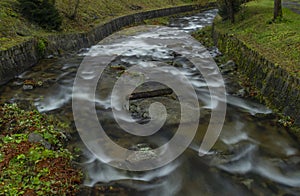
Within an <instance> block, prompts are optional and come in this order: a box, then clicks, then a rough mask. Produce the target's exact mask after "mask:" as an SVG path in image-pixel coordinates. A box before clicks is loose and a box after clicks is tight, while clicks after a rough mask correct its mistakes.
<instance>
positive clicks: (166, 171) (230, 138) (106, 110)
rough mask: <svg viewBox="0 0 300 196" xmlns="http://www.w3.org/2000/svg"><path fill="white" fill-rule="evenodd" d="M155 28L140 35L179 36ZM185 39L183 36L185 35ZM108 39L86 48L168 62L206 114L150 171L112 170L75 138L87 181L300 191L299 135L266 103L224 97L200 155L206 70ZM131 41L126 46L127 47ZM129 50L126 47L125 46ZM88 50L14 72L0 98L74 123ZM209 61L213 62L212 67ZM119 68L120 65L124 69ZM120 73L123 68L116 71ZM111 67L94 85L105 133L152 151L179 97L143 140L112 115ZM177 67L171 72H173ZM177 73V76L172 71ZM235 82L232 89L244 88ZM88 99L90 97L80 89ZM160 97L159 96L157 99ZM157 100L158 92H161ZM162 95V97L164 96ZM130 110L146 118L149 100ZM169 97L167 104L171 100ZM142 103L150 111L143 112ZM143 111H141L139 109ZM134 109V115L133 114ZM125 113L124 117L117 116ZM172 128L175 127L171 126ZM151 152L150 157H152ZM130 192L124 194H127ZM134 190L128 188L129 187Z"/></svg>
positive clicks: (137, 190)
mask: <svg viewBox="0 0 300 196" xmlns="http://www.w3.org/2000/svg"><path fill="white" fill-rule="evenodd" d="M215 13H216V11H215V10H213V11H208V12H204V13H201V14H198V15H196V16H191V17H184V18H181V19H177V20H174V21H171V25H170V26H172V27H174V28H179V29H183V30H184V31H187V32H190V31H191V30H193V29H195V28H201V27H203V26H205V25H208V24H210V23H211V21H212V19H213V17H214V15H215ZM164 33H165V34H159V33H157V34H155V35H154V34H153V32H151V31H145V32H143V33H140V34H139V36H140V37H150V36H151V38H153V39H158V38H159V37H160V36H176V35H172V34H170V33H169V34H168V32H164ZM182 39H184V38H182ZM109 41H111V42H112V43H113V40H109V39H108V41H107V42H104V45H106V47H107V46H109V47H112V48H111V50H103V46H102V45H97V46H94V47H92V49H91V50H90V51H89V52H92V53H94V54H96V53H97V51H98V52H99V51H101V52H103V51H104V52H106V53H107V55H111V53H110V52H111V51H112V50H113V51H114V52H115V54H119V53H120V54H119V55H120V57H119V58H116V59H115V60H114V61H113V62H112V63H111V65H114V66H115V65H124V66H131V65H133V64H138V65H140V66H143V67H153V66H155V67H160V69H161V71H162V72H168V66H170V65H172V66H175V67H177V68H178V70H180V72H181V73H182V74H184V75H185V76H186V77H187V78H188V79H189V80H190V82H191V83H192V84H193V86H194V87H195V89H196V93H197V95H198V98H199V104H200V105H201V119H200V124H199V128H198V133H197V135H196V137H195V139H194V141H193V142H192V144H191V145H190V147H189V149H187V150H186V151H185V153H184V154H182V155H181V156H180V157H179V158H178V159H176V161H174V162H172V163H170V164H168V165H166V166H165V167H162V168H159V169H156V170H153V171H146V172H129V171H123V170H119V169H115V168H113V167H111V166H109V165H107V164H104V163H102V162H101V161H99V160H98V159H97V158H96V157H95V156H94V155H93V154H91V153H89V151H87V150H84V147H83V144H82V143H81V142H80V140H78V141H76V142H75V145H78V146H82V148H83V152H84V154H85V158H84V159H83V162H82V163H81V164H82V165H83V166H84V168H85V172H86V174H87V176H88V177H87V178H86V179H85V182H84V184H85V185H86V186H94V185H96V184H106V183H110V184H116V185H119V186H125V187H128V188H129V189H131V191H129V192H130V195H141V194H143V195H195V196H196V195H197V196H198V195H253V194H255V195H288V194H290V195H299V194H300V156H299V155H300V154H299V144H298V143H297V142H295V141H294V140H293V139H292V138H291V137H290V136H289V135H288V134H287V132H286V130H285V129H284V128H282V127H279V126H277V123H276V119H275V118H274V116H273V115H272V111H271V110H269V109H268V108H266V107H265V106H263V105H261V104H259V103H257V102H255V101H253V100H249V99H245V98H242V97H238V96H235V95H234V93H230V94H228V96H227V100H228V110H227V115H226V121H225V124H224V127H223V130H222V133H221V135H220V137H219V140H218V141H217V143H216V144H215V146H214V147H213V149H212V150H211V151H210V152H209V153H208V154H207V155H205V156H203V157H199V156H198V150H199V146H200V144H201V139H202V138H203V134H204V133H205V131H206V129H207V125H208V122H209V118H210V110H211V109H212V108H214V107H215V106H214V102H213V101H211V100H210V96H209V93H208V89H207V85H211V86H213V85H216V84H217V83H216V84H214V83H211V84H206V83H205V80H204V79H203V77H202V76H201V74H200V73H199V72H198V71H197V70H196V69H195V68H194V67H193V65H191V63H190V62H189V61H187V60H186V59H184V58H183V57H182V56H180V55H177V54H174V53H172V51H170V50H162V49H161V48H152V47H150V46H149V48H147V47H143V48H142V49H140V50H132V47H130V44H128V45H127V46H124V45H122V44H119V45H118V43H114V44H112V45H108V44H109V43H110V42H109ZM132 44H133V45H135V46H136V45H145V43H142V42H140V43H139V40H138V39H133V40H132ZM122 47H128V48H122ZM124 50H125V51H126V52H125V53H124V52H123V51H124ZM83 57H84V55H83V54H80V55H78V56H74V57H71V58H70V57H68V58H66V59H64V58H59V59H46V60H43V61H41V63H40V64H39V65H37V66H35V67H33V68H32V69H31V70H29V71H26V72H24V73H22V74H21V75H19V76H18V77H17V78H16V79H14V80H13V81H11V82H10V83H8V84H6V85H5V86H2V87H0V93H1V94H0V99H1V103H3V102H19V103H21V104H23V105H30V104H33V105H34V106H36V107H37V108H38V110H39V111H41V112H51V113H52V114H55V115H58V116H64V117H65V118H67V119H68V120H70V122H73V118H72V109H71V96H72V94H71V93H72V87H73V82H74V77H75V75H76V71H77V68H78V67H79V65H80V63H81V61H82V59H83ZM208 68H209V67H208ZM120 69H121V68H120ZM119 71H120V73H121V72H122V69H121V70H119ZM120 73H119V72H116V71H114V72H112V71H111V70H110V69H107V70H106V74H104V76H103V77H102V78H101V81H102V82H103V84H101V85H99V86H98V87H97V88H98V90H99V92H101V93H99V94H98V95H97V97H96V108H97V112H98V114H99V119H101V120H102V121H103V122H105V123H106V125H105V130H108V131H107V134H108V135H109V136H110V137H111V138H112V139H114V140H115V142H116V143H118V144H120V145H122V146H124V147H128V148H133V149H139V148H144V149H148V151H147V152H149V153H150V152H151V149H152V148H153V146H150V145H149V144H151V145H154V146H157V145H161V144H163V143H165V142H166V141H167V140H168V139H169V138H171V137H172V135H173V134H174V130H176V129H174V127H176V125H177V124H178V122H177V120H178V106H176V104H173V103H176V97H175V98H174V100H175V101H174V102H171V103H169V101H168V100H167V99H166V100H165V101H163V102H164V103H166V105H167V106H169V107H170V109H169V110H168V112H169V113H170V116H171V117H170V119H169V124H170V126H169V127H168V126H167V127H165V128H164V130H163V131H162V133H160V134H158V135H155V136H153V137H151V138H148V139H145V138H142V139H141V138H140V137H132V136H130V135H129V134H124V133H123V132H122V131H121V130H120V129H119V128H118V127H117V126H115V122H114V120H113V115H112V113H111V101H110V100H111V98H112V97H111V95H110V93H109V92H110V91H111V87H113V83H111V82H112V81H115V80H116V75H115V74H120ZM170 74H172V73H170ZM83 77H84V79H87V80H88V79H91V78H93V77H94V73H93V72H89V71H86V72H85V73H84V76H83ZM174 77H176V76H174ZM224 78H225V81H226V84H227V86H236V82H237V81H235V78H234V77H233V76H232V75H230V74H228V75H226V74H225V75H224ZM26 80H34V81H35V82H36V83H39V84H41V85H40V86H38V85H36V86H35V85H33V86H34V88H33V89H32V90H28V89H27V90H26V88H27V87H26V86H25V87H24V85H23V84H24V81H26ZM239 90H240V88H236V87H235V89H234V90H233V91H236V92H237V91H239ZM80 96H82V98H83V99H85V100H90V97H88V96H85V95H84V93H83V94H81V95H80ZM153 100H156V98H153ZM158 100H159V99H158ZM161 100H163V99H160V101H161ZM132 103H133V106H131V110H132V111H133V113H135V114H134V115H135V117H136V119H139V120H143V118H145V119H147V110H145V108H146V107H147V106H148V105H149V102H148V101H147V100H146V101H145V100H144V101H136V102H132ZM168 103H169V105H168ZM144 110H145V111H144ZM139 114H142V115H139ZM134 115H133V116H134ZM120 118H121V117H120ZM173 129H174V130H173ZM150 155H151V154H146V155H145V156H150ZM125 194H126V193H125ZM128 194H129V193H128Z"/></svg>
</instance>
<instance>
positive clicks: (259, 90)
mask: <svg viewBox="0 0 300 196" xmlns="http://www.w3.org/2000/svg"><path fill="white" fill-rule="evenodd" d="M272 11H273V1H270V0H261V1H255V2H250V3H247V4H246V5H245V6H244V7H243V9H242V10H241V11H240V12H239V13H238V14H237V15H236V23H235V24H231V23H230V22H229V21H222V20H221V18H219V17H217V18H216V19H215V22H214V25H213V28H212V29H206V30H205V29H204V30H202V31H200V32H198V33H195V37H196V38H198V40H200V41H201V42H202V43H204V44H205V45H206V46H208V47H212V46H214V45H216V46H217V47H218V49H219V50H220V51H221V52H222V53H223V54H224V55H225V56H226V58H227V59H231V60H234V61H235V62H236V63H237V65H238V71H239V72H240V73H241V74H242V75H243V76H244V79H242V80H244V81H247V82H246V83H247V85H249V84H250V85H251V87H250V89H249V90H251V91H253V93H252V94H253V96H255V97H256V98H257V99H258V100H259V101H261V102H264V103H265V104H266V105H268V106H269V107H271V108H272V109H273V111H274V112H276V113H281V118H280V119H279V121H280V122H281V123H282V124H283V125H284V126H287V127H291V129H289V131H290V132H292V133H293V135H295V136H296V137H297V138H298V139H299V138H300V137H299V136H300V131H299V123H300V113H299V111H300V104H299V103H300V100H299V99H300V98H299V95H300V79H299V70H300V69H299V68H300V64H299V63H300V59H299V58H300V40H299V36H298V35H299V34H300V28H299V27H300V23H299V21H300V17H299V16H300V15H297V14H296V13H294V12H292V11H290V10H288V9H284V12H283V14H284V18H283V19H282V20H280V21H276V22H272V21H271V20H272ZM210 36H212V37H213V39H211V37H210ZM241 82H242V81H241ZM247 88H249V87H247ZM293 124H295V125H294V126H293Z"/></svg>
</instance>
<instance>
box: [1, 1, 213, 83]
mask: <svg viewBox="0 0 300 196" xmlns="http://www.w3.org/2000/svg"><path fill="white" fill-rule="evenodd" d="M214 6H215V4H214V3H208V4H205V5H203V6H195V4H191V5H186V6H179V7H170V8H163V9H158V10H152V11H140V12H137V13H134V14H129V15H125V16H121V17H111V18H110V20H109V21H108V22H107V21H105V22H102V23H100V24H99V25H97V26H96V27H93V28H92V29H91V30H90V31H86V32H74V33H61V34H47V35H45V36H43V37H33V38H30V39H29V40H28V41H26V42H22V43H21V44H19V45H16V46H14V47H12V48H9V49H7V50H2V51H0V56H1V57H2V58H1V59H0V84H3V83H5V82H7V81H8V80H10V79H12V78H13V77H15V76H16V75H17V74H20V73H22V72H23V71H25V70H26V69H28V68H29V67H31V66H33V65H35V64H36V63H37V62H38V61H39V60H40V59H42V58H45V57H51V56H53V55H54V56H55V55H64V54H65V53H67V52H76V51H78V50H79V49H82V48H87V47H90V46H91V45H93V44H96V43H97V42H99V41H100V40H102V39H103V38H105V37H106V36H108V35H110V34H112V33H114V32H116V31H118V30H120V29H121V28H123V27H126V26H129V25H134V24H140V23H141V22H143V21H144V20H147V19H151V18H157V17H163V16H169V15H173V14H178V13H183V12H189V11H193V10H198V11H200V10H207V9H211V8H212V7H214Z"/></svg>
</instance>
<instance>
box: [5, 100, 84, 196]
mask: <svg viewBox="0 0 300 196" xmlns="http://www.w3.org/2000/svg"><path fill="white" fill-rule="evenodd" d="M67 129H68V126H67V125H66V124H64V123H61V122H60V121H57V120H55V119H54V118H52V117H51V116H46V115H42V114H40V113H39V112H38V111H36V110H34V111H24V110H22V109H20V108H19V107H18V106H17V105H16V104H5V105H4V106H0V130H1V132H0V179H1V182H0V193H1V195H2V194H3V195H23V194H24V195H65V194H68V195H73V194H75V193H76V191H77V190H78V185H79V184H80V183H81V173H80V172H79V170H78V169H74V167H72V164H71V163H72V160H73V158H74V156H73V155H72V154H71V153H70V152H69V151H68V150H67V149H66V148H65V143H66V132H65V131H66V130H67Z"/></svg>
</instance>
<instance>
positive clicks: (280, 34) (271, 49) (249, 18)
mask: <svg viewBox="0 0 300 196" xmlns="http://www.w3.org/2000/svg"><path fill="white" fill-rule="evenodd" d="M272 17H273V0H256V1H252V2H249V3H247V4H246V5H245V8H244V9H243V10H242V11H240V12H239V13H238V14H237V15H236V23H235V24H231V23H230V22H229V21H225V22H224V21H222V20H221V19H220V18H218V19H217V20H216V23H215V26H216V28H217V29H218V30H219V31H221V32H223V33H228V34H231V35H234V36H236V37H237V38H239V39H240V40H242V41H243V42H244V43H245V44H246V45H247V46H248V47H250V48H252V49H254V50H256V51H258V52H259V53H260V54H261V55H263V56H265V57H266V58H267V59H268V60H269V61H271V62H273V63H275V65H280V66H282V68H284V69H286V70H287V71H288V72H289V73H290V74H291V75H294V76H296V77H300V15H299V14H296V13H294V12H292V11H291V10H289V9H287V8H283V18H282V19H281V20H277V21H275V22H273V21H272Z"/></svg>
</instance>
